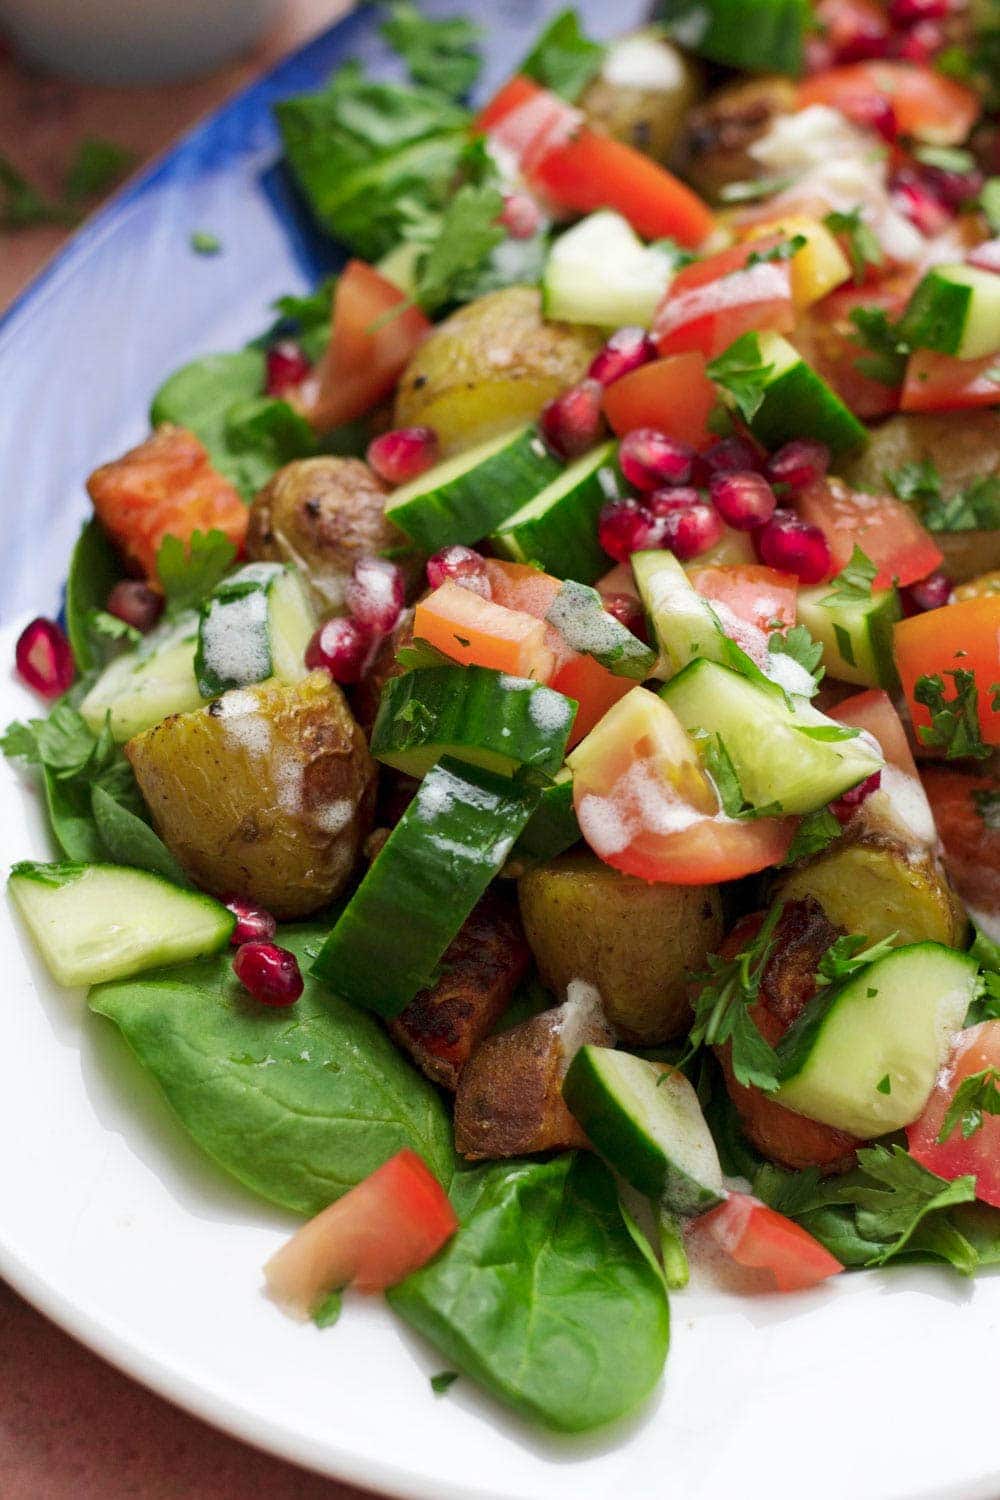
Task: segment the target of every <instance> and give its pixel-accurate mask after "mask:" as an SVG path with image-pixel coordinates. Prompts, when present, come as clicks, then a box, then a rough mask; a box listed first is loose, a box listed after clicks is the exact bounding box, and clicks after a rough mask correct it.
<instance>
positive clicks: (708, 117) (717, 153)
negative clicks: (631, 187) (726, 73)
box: [674, 77, 795, 201]
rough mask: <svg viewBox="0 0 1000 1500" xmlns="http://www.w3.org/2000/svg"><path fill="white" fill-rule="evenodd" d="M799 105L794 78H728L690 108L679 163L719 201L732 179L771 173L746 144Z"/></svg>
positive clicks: (677, 156)
mask: <svg viewBox="0 0 1000 1500" xmlns="http://www.w3.org/2000/svg"><path fill="white" fill-rule="evenodd" d="M794 108H795V84H794V83H793V82H792V80H791V79H790V78H775V77H769V78H751V79H749V80H746V81H743V82H740V83H727V84H726V85H725V86H724V87H723V88H721V89H718V90H717V91H716V92H715V93H714V94H711V95H710V96H709V98H708V99H706V100H705V102H704V104H701V105H699V106H698V107H697V108H695V109H693V110H691V112H690V113H689V115H688V117H687V123H686V125H685V128H684V130H683V131H682V132H681V135H680V137H679V138H678V141H677V144H676V147H675V150H674V164H675V165H676V167H677V169H678V170H679V171H680V172H681V173H682V174H683V175H684V177H686V178H687V180H688V181H689V182H690V183H691V185H692V187H694V188H695V189H696V190H697V191H698V192H699V193H701V195H702V196H703V197H705V198H708V199H710V200H713V201H716V200H718V197H719V193H720V191H721V189H722V188H724V187H725V186H726V185H727V184H728V183H730V182H752V181H754V180H755V179H756V178H758V177H763V176H765V175H766V174H765V171H764V168H763V167H762V166H761V164H760V162H758V161H755V160H754V158H753V157H752V156H751V155H750V154H749V152H748V150H747V148H748V147H749V146H752V145H753V143H754V141H757V140H759V139H760V137H761V136H762V135H765V134H766V133H767V130H768V127H769V126H770V124H771V122H772V120H774V119H775V118H776V117H777V116H778V115H784V114H788V113H789V111H791V110H792V109H794Z"/></svg>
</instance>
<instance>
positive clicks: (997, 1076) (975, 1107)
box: [937, 1068, 1000, 1146]
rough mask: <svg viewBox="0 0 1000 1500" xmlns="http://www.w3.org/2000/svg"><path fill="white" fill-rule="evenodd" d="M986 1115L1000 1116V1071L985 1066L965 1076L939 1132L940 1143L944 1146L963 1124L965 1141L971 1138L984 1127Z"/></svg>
mask: <svg viewBox="0 0 1000 1500" xmlns="http://www.w3.org/2000/svg"><path fill="white" fill-rule="evenodd" d="M986 1115H1000V1072H998V1071H997V1069H996V1068H983V1069H982V1070H981V1071H980V1072H979V1073H972V1074H970V1075H969V1077H968V1078H963V1080H962V1082H961V1083H960V1084H959V1086H958V1088H957V1089H956V1090H955V1093H954V1097H953V1098H952V1101H951V1103H950V1104H949V1105H948V1112H947V1114H946V1115H945V1117H944V1120H943V1121H942V1123H941V1129H940V1130H939V1131H938V1135H937V1141H938V1145H939V1146H942V1145H944V1143H945V1141H946V1140H947V1139H948V1137H949V1136H950V1135H951V1134H952V1133H953V1131H954V1130H955V1129H957V1128H959V1127H960V1128H961V1131H962V1139H963V1141H967V1140H968V1139H969V1137H970V1136H972V1135H975V1133H976V1131H977V1130H981V1129H982V1125H983V1120H984V1118H985V1117H986Z"/></svg>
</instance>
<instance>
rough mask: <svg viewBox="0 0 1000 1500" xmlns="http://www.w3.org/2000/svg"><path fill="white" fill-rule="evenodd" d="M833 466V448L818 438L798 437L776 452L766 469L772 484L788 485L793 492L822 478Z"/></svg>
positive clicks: (794, 493)
mask: <svg viewBox="0 0 1000 1500" xmlns="http://www.w3.org/2000/svg"><path fill="white" fill-rule="evenodd" d="M829 467H830V450H829V448H828V447H827V446H826V444H825V443H819V442H817V441H816V439H815V438H795V439H794V440H793V441H792V442H790V443H786V444H785V445H784V447H783V448H779V449H778V451H777V453H773V454H772V455H771V457H770V458H769V459H768V461H767V466H766V468H765V470H764V472H765V473H766V475H767V477H768V479H769V480H770V481H771V483H772V484H784V485H787V486H788V488H789V489H790V490H791V492H792V494H793V495H797V494H798V493H799V491H800V490H804V489H805V488H806V486H807V485H810V484H813V483H815V481H816V480H817V479H822V478H823V476H824V474H825V473H826V471H827V469H829Z"/></svg>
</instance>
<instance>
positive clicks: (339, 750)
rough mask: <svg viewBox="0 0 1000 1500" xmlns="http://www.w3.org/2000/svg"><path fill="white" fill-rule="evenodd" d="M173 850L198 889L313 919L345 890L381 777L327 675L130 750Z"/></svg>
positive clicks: (245, 697) (157, 733)
mask: <svg viewBox="0 0 1000 1500" xmlns="http://www.w3.org/2000/svg"><path fill="white" fill-rule="evenodd" d="M125 754H126V755H127V756H128V759H129V761H130V763H131V766H132V769H133V771H134V772H135V776H136V780H137V781H138V783H139V788H140V790H141V792H142V795H143V796H144V797H145V799H146V802H147V803H148V805H149V810H150V812H151V813H152V815H153V822H154V824H155V825H156V830H157V832H158V833H159V835H160V837H161V838H162V839H163V842H164V843H165V844H166V845H167V847H168V848H169V850H170V852H171V853H172V854H173V855H174V857H175V858H176V859H177V860H179V861H180V863H181V865H183V867H184V869H185V870H186V871H187V872H188V874H189V875H190V876H191V879H192V880H193V881H194V882H195V884H196V885H199V886H201V888H202V889H203V890H206V891H210V892H211V893H212V894H213V895H215V896H223V895H226V894H229V893H234V894H236V895H239V896H244V897H246V898H247V899H249V900H252V901H256V902H259V903H260V905H261V906H264V907H266V908H267V910H268V911H271V912H273V913H274V915H275V916H276V917H281V918H290V917H304V916H307V915H308V914H309V913H310V912H314V911H316V910H318V908H319V907H321V906H325V905H326V904H327V902H329V901H331V900H332V899H333V897H334V896H336V895H337V894H338V893H339V892H340V891H341V890H342V889H343V888H344V886H345V885H346V883H347V881H348V879H349V878H350V875H351V871H352V869H353V868H354V862H355V860H356V858H357V855H358V851H359V849H360V846H361V842H362V840H363V839H364V837H365V835H366V834H367V832H368V829H369V827H370V826H371V820H372V810H373V807H374V802H375V775H376V772H375V765H374V762H373V761H372V759H371V757H370V755H369V754H368V748H367V746H366V745H365V740H364V735H363V734H362V733H361V730H360V729H359V728H358V726H357V724H356V723H355V722H354V719H353V718H352V717H351V714H350V711H349V710H348V707H347V703H346V701H345V699H344V695H343V693H342V692H341V691H340V689H339V688H338V687H337V686H336V685H335V684H334V683H332V682H331V681H330V678H329V676H328V675H327V673H325V672H313V673H311V674H310V675H309V676H308V677H306V678H304V679H303V681H301V682H298V683H281V682H277V681H274V680H272V681H270V682H264V683H260V684H259V685H258V686H256V687H252V688H239V689H236V690H234V691H232V692H229V693H223V695H222V696H221V698H216V699H214V700H213V701H212V702H211V703H209V704H208V706H207V707H206V708H202V709H198V710H196V711H195V712H194V713H187V714H173V715H171V717H170V718H168V719H164V720H163V722H162V723H161V724H157V725H156V726H155V728H153V729H147V730H146V731H145V732H144V733H143V734H139V735H136V737H135V738H134V739H131V740H129V742H128V744H127V745H126V746H125Z"/></svg>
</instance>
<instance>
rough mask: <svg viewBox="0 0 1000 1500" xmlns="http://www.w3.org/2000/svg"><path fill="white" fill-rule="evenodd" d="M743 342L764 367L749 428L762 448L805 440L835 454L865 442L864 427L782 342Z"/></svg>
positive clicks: (773, 337)
mask: <svg viewBox="0 0 1000 1500" xmlns="http://www.w3.org/2000/svg"><path fill="white" fill-rule="evenodd" d="M744 337H745V338H746V340H747V343H748V349H750V348H751V345H750V341H751V340H755V341H756V343H757V345H758V348H759V356H760V363H761V364H762V365H764V366H770V370H769V373H768V376H767V378H766V380H765V381H764V383H763V390H764V399H763V400H762V402H761V404H760V406H759V408H758V410H757V412H756V413H755V415H754V416H753V417H751V419H750V424H749V425H750V428H751V431H752V432H753V434H754V436H755V437H757V438H759V439H760V441H761V442H762V443H763V444H764V447H765V448H770V449H772V450H773V449H775V448H780V447H781V445H782V444H783V443H788V442H791V440H792V439H793V438H803V437H810V438H816V439H817V440H818V441H819V442H821V443H825V444H826V445H827V447H828V448H829V449H830V451H831V452H832V453H834V454H840V453H847V452H850V451H851V449H853V448H860V447H861V446H862V445H863V444H864V443H867V442H868V430H867V428H866V427H864V426H863V425H862V423H860V422H859V421H858V419H857V417H855V416H854V414H853V413H852V412H851V411H849V410H848V408H847V407H846V406H845V405H844V403H843V401H841V399H840V397H839V396H838V395H837V394H836V393H835V392H834V391H833V390H832V389H831V388H830V386H828V385H827V383H826V381H825V380H823V379H822V378H821V376H819V375H817V373H816V371H815V370H814V369H813V368H812V366H811V365H809V364H807V363H806V361H805V360H804V359H803V358H802V356H801V354H800V353H799V352H798V350H797V349H794V348H793V347H792V345H791V344H790V343H789V342H788V340H787V339H783V338H782V337H781V335H780V334H777V333H759V334H746V335H744ZM709 374H711V370H709ZM723 395H725V393H723Z"/></svg>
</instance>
